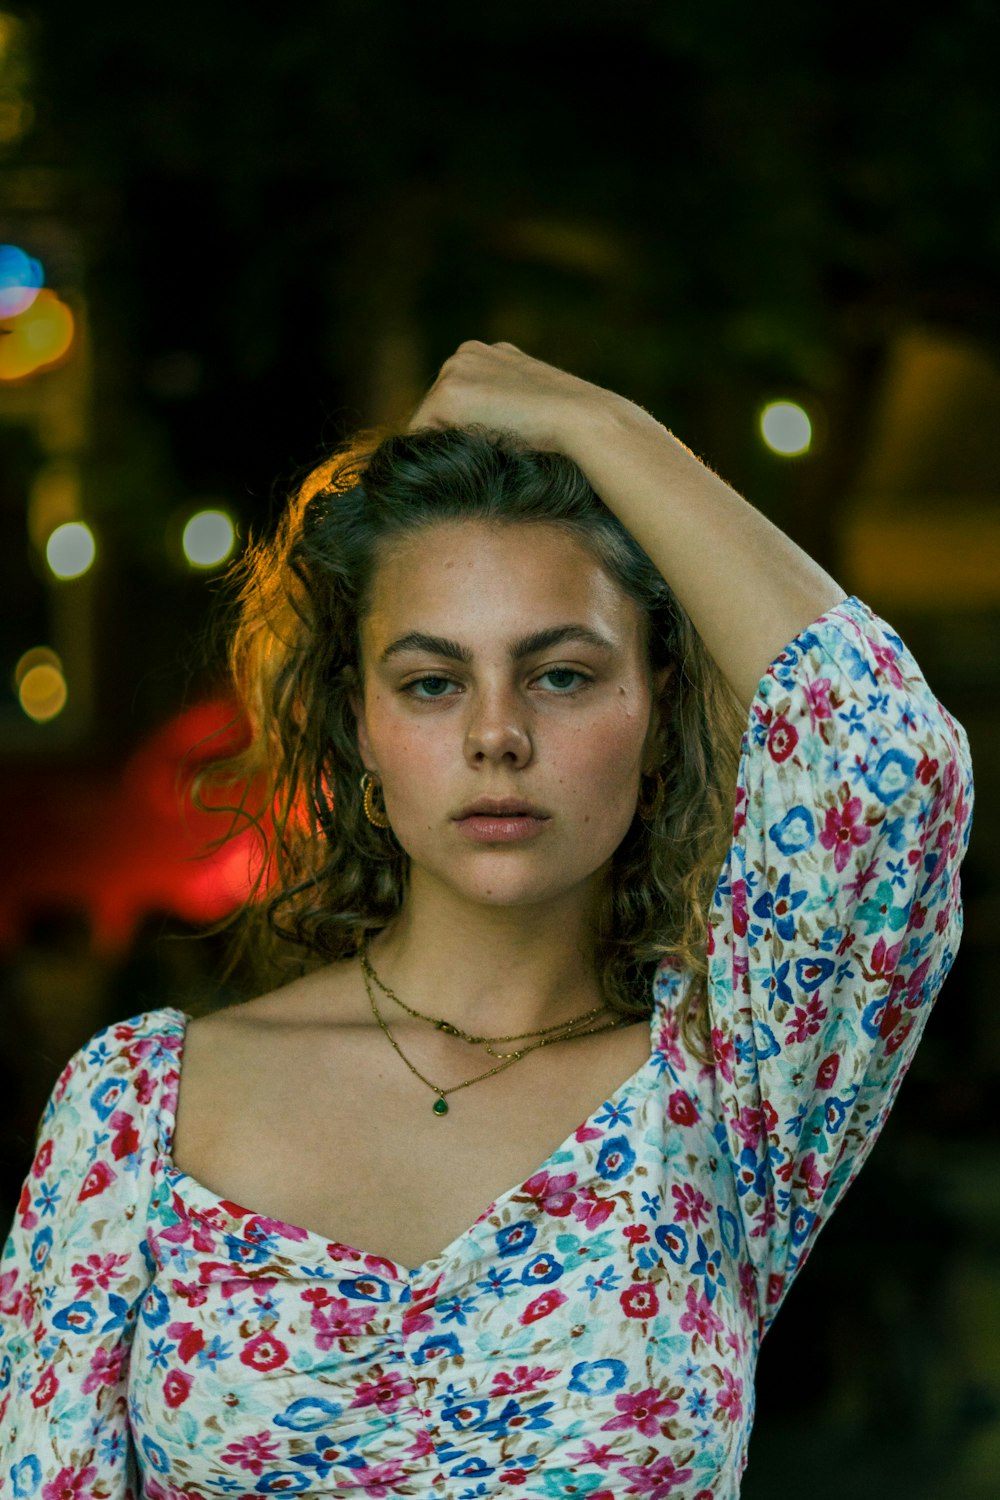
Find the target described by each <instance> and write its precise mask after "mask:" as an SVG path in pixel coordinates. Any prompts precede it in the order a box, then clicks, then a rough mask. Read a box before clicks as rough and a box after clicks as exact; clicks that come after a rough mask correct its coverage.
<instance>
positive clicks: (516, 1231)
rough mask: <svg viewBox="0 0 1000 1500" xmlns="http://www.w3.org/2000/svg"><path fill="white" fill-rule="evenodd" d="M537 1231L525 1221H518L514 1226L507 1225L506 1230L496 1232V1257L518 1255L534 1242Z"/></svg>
mask: <svg viewBox="0 0 1000 1500" xmlns="http://www.w3.org/2000/svg"><path fill="white" fill-rule="evenodd" d="M537 1233H538V1230H537V1229H536V1228H535V1226H534V1224H532V1223H530V1222H529V1221H528V1220H527V1219H519V1220H518V1221H517V1223H516V1224H508V1225H507V1227H506V1229H501V1230H498V1232H497V1236H496V1246H497V1254H498V1255H520V1253H521V1251H522V1250H526V1249H527V1248H528V1246H529V1245H530V1244H531V1243H532V1241H533V1240H534V1238H535V1236H536V1234H537Z"/></svg>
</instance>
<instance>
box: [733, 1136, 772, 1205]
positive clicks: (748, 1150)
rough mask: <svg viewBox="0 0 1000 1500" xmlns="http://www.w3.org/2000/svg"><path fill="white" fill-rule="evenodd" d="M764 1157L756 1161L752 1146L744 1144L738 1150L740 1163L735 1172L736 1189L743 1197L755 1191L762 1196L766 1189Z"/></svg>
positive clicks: (758, 1195)
mask: <svg viewBox="0 0 1000 1500" xmlns="http://www.w3.org/2000/svg"><path fill="white" fill-rule="evenodd" d="M766 1164H767V1163H766V1158H765V1159H763V1160H761V1161H758V1160H757V1156H756V1153H755V1152H754V1150H753V1147H752V1146H744V1147H743V1150H742V1151H741V1152H740V1164H739V1167H738V1169H737V1172H736V1191H737V1192H738V1193H739V1195H740V1197H741V1198H743V1197H745V1196H746V1194H747V1193H755V1194H756V1195H757V1197H759V1198H762V1197H763V1196H764V1194H765V1192H766V1191H767V1173H766V1171H765V1166H766Z"/></svg>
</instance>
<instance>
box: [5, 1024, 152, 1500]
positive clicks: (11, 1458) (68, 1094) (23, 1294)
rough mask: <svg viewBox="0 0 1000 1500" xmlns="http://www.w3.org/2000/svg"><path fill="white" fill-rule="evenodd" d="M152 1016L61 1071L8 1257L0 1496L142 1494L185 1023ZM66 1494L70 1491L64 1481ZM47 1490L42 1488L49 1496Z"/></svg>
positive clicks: (87, 1049)
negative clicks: (146, 1329)
mask: <svg viewBox="0 0 1000 1500" xmlns="http://www.w3.org/2000/svg"><path fill="white" fill-rule="evenodd" d="M166 1014H169V1015H174V1014H175V1013H173V1012H170V1013H165V1012H155V1011H150V1012H146V1013H145V1014H144V1015H141V1016H137V1017H135V1018H134V1019H133V1020H131V1021H126V1022H122V1023H119V1024H116V1025H114V1026H109V1027H106V1028H105V1029H104V1030H102V1031H99V1032H97V1033H96V1035H95V1036H94V1037H93V1038H92V1039H91V1041H90V1042H88V1043H87V1044H86V1046H84V1047H82V1048H81V1049H80V1051H79V1052H77V1053H76V1054H75V1055H74V1056H73V1057H72V1058H71V1059H70V1061H69V1062H68V1063H67V1065H66V1067H65V1068H64V1069H63V1072H62V1074H61V1076H60V1077H59V1080H58V1081H57V1083H56V1085H55V1088H54V1089H53V1091H52V1095H51V1097H50V1098H49V1101H48V1104H47V1105H46V1107H45V1111H44V1114H43V1115H42V1120H41V1123H40V1125H39V1130H38V1148H37V1151H36V1153H35V1158H34V1161H33V1162H32V1165H31V1169H30V1171H29V1173H28V1176H27V1179H26V1181H25V1184H24V1188H23V1191H22V1193H21V1199H20V1203H19V1205H18V1208H17V1213H16V1216H15V1220H14V1226H13V1229H12V1230H11V1233H10V1236H9V1238H8V1240H7V1243H6V1245H5V1246H4V1250H3V1256H2V1258H0V1495H2V1496H3V1497H4V1500H7V1497H8V1496H10V1497H13V1496H17V1497H19V1500H20V1497H30V1496H35V1495H39V1496H40V1495H41V1493H42V1486H43V1485H46V1486H49V1485H54V1488H53V1489H52V1493H53V1494H56V1493H59V1494H63V1493H64V1492H65V1493H69V1492H70V1488H72V1493H73V1494H74V1495H75V1494H77V1492H78V1490H77V1488H75V1487H73V1486H81V1485H82V1488H81V1489H80V1493H81V1494H86V1495H90V1494H99V1495H101V1496H102V1497H103V1500H137V1496H138V1487H137V1481H136V1477H135V1469H134V1456H133V1454H132V1450H131V1444H130V1441H129V1428H128V1413H127V1397H126V1382H127V1375H128V1358H129V1350H130V1348H131V1341H132V1330H133V1327H134V1322H135V1314H136V1304H137V1302H138V1300H139V1299H140V1298H141V1297H142V1295H143V1293H144V1291H145V1290H146V1288H147V1287H148V1285H149V1283H150V1280H151V1271H150V1264H151V1263H150V1259H149V1252H148V1248H147V1243H146V1222H147V1210H148V1205H149V1199H150V1196H151V1191H152V1186H153V1181H154V1176H155V1171H156V1169H157V1162H158V1159H159V1141H158V1131H159V1105H160V1103H161V1101H162V1098H163V1089H164V1086H167V1087H169V1086H170V1085H171V1083H174V1084H175V1083H176V1068H175V1067H174V1062H175V1058H176V1047H177V1040H178V1038H177V1035H176V1033H177V1031H178V1029H179V1028H178V1027H177V1026H176V1025H174V1024H171V1023H168V1025H167V1032H168V1033H169V1032H172V1033H174V1034H173V1035H170V1034H167V1035H164V1034H161V1033H162V1032H163V1025H162V1023H163V1020H164V1017H165V1015H166ZM63 1485H65V1486H67V1488H66V1489H65V1491H64V1489H63V1488H62V1486H63ZM47 1493H48V1488H46V1494H47Z"/></svg>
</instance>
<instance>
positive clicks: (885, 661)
mask: <svg viewBox="0 0 1000 1500" xmlns="http://www.w3.org/2000/svg"><path fill="white" fill-rule="evenodd" d="M872 650H873V652H874V654H875V660H876V662H877V664H878V671H877V672H876V674H875V675H876V677H885V678H887V679H888V681H889V682H891V683H892V685H893V687H897V688H898V687H902V686H903V674H902V672H901V671H900V670H899V657H898V655H897V654H896V652H895V651H894V650H893V649H892V647H891V646H874V645H873V646H872Z"/></svg>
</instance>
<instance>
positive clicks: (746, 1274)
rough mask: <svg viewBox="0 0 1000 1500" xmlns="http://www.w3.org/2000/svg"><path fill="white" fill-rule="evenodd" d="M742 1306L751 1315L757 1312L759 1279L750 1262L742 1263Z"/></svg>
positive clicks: (744, 1261)
mask: <svg viewBox="0 0 1000 1500" xmlns="http://www.w3.org/2000/svg"><path fill="white" fill-rule="evenodd" d="M740 1306H741V1307H742V1308H743V1310H744V1312H746V1313H750V1314H752V1313H754V1312H756V1310H757V1278H756V1276H755V1275H754V1273H753V1266H752V1265H751V1264H750V1262H749V1261H748V1260H743V1261H741V1262H740Z"/></svg>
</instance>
